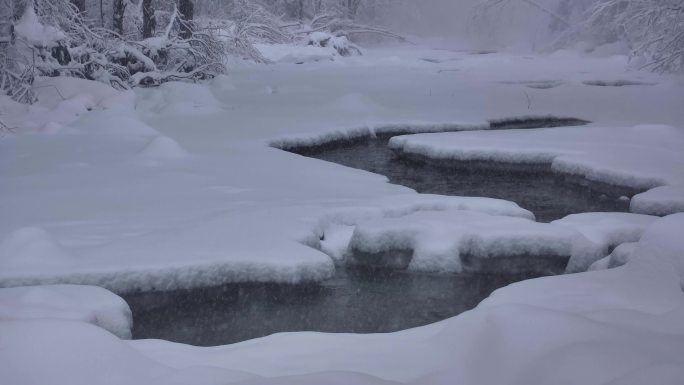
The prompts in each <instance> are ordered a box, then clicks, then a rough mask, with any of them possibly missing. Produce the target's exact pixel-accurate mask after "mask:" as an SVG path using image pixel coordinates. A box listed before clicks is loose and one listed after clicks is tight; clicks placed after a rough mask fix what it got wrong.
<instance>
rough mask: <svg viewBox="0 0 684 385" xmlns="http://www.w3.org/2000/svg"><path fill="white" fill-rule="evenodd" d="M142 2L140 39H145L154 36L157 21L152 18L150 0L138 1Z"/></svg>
mask: <svg viewBox="0 0 684 385" xmlns="http://www.w3.org/2000/svg"><path fill="white" fill-rule="evenodd" d="M140 1H142V2H143V3H142V7H143V8H142V19H143V28H142V37H143V39H147V38H148V37H152V36H153V35H154V30H155V28H157V21H156V20H155V18H154V8H153V5H152V0H140Z"/></svg>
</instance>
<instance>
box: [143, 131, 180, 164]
mask: <svg viewBox="0 0 684 385" xmlns="http://www.w3.org/2000/svg"><path fill="white" fill-rule="evenodd" d="M187 155H188V153H187V152H186V151H185V150H184V149H183V148H182V147H181V146H180V145H179V144H178V143H177V142H176V141H175V140H173V139H171V138H169V137H167V136H158V137H156V138H154V139H152V141H151V142H150V143H149V144H148V145H147V146H145V148H144V149H143V150H142V151H141V152H140V156H141V157H143V158H145V159H150V160H164V159H181V158H184V157H186V156H187Z"/></svg>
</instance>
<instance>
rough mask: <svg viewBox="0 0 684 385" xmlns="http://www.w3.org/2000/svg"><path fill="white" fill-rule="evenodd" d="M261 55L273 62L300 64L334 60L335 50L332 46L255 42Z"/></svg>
mask: <svg viewBox="0 0 684 385" xmlns="http://www.w3.org/2000/svg"><path fill="white" fill-rule="evenodd" d="M254 47H255V48H256V49H257V50H259V52H260V53H261V55H262V56H263V57H264V58H266V59H267V60H268V61H271V62H274V63H289V64H300V63H310V62H319V61H332V60H335V56H336V55H337V52H336V51H335V49H334V48H332V47H320V46H313V45H301V46H292V45H289V44H255V45H254Z"/></svg>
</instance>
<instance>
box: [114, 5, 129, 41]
mask: <svg viewBox="0 0 684 385" xmlns="http://www.w3.org/2000/svg"><path fill="white" fill-rule="evenodd" d="M126 3H127V0H114V12H113V14H112V24H113V25H112V27H113V29H114V32H116V33H118V34H119V35H121V36H123V33H124V14H125V13H126Z"/></svg>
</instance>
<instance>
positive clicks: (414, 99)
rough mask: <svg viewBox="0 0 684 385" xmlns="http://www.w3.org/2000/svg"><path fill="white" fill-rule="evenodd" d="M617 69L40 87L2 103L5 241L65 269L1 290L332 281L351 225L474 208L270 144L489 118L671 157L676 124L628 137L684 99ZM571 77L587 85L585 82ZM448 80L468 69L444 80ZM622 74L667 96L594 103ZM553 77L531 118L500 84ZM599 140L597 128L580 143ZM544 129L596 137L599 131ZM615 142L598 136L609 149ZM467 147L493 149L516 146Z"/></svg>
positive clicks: (352, 63) (452, 62) (351, 64)
mask: <svg viewBox="0 0 684 385" xmlns="http://www.w3.org/2000/svg"><path fill="white" fill-rule="evenodd" d="M274 49H277V48H274ZM296 49H298V48H295V50H296ZM421 58H433V59H436V60H437V61H438V62H436V63H432V62H426V61H424V60H421ZM622 65H624V61H623V60H622V59H619V58H617V59H616V58H612V57H611V58H586V57H581V56H572V55H571V54H566V55H564V56H562V57H556V56H547V57H541V56H540V57H534V58H530V57H526V56H515V55H511V54H492V55H469V54H468V53H467V52H453V51H445V50H432V49H422V48H420V47H411V48H410V49H403V48H392V49H373V50H370V49H369V50H368V52H366V53H365V55H364V56H355V57H348V58H338V60H336V61H335V62H325V63H324V62H321V63H308V64H303V65H301V66H288V65H266V66H264V65H260V66H252V65H243V66H236V67H235V68H234V69H233V70H232V72H231V76H230V78H227V77H219V78H217V79H214V81H213V82H212V83H211V84H209V85H208V86H207V85H206V84H190V83H167V84H164V85H162V86H160V87H157V88H150V89H139V90H136V91H135V93H133V92H118V91H115V90H112V89H111V88H108V87H106V86H104V85H102V84H100V83H96V82H89V81H85V80H81V79H69V78H54V79H45V78H41V79H38V80H37V82H39V84H38V86H39V88H36V90H37V91H39V97H40V99H41V100H40V102H39V103H38V105H37V106H31V107H25V106H16V105H14V104H12V103H9V102H8V103H3V105H2V108H3V111H7V112H8V114H9V115H10V116H8V120H11V123H12V126H16V127H17V130H16V131H17V132H18V133H19V134H18V135H15V136H12V137H7V138H5V139H3V140H0V154H1V155H0V157H2V159H1V160H2V161H1V162H0V178H1V181H0V193H2V196H3V200H2V201H1V202H0V210H1V211H2V213H3V221H2V222H1V223H0V239H2V240H6V239H8V238H10V237H11V236H12V234H14V233H16V232H17V231H19V230H21V229H24V228H38V229H42V230H43V231H44V232H45V233H46V234H49V239H51V241H50V242H52V243H50V244H52V245H53V246H54V245H59V248H56V249H55V250H59V252H57V251H55V250H53V252H50V253H45V254H44V255H41V257H40V258H41V259H44V260H48V261H53V262H55V263H53V264H50V265H49V266H50V267H49V268H48V267H47V266H48V265H42V264H38V265H36V264H32V263H28V262H27V263H22V262H21V259H19V260H18V261H17V258H15V257H7V256H6V257H3V263H9V262H7V261H10V260H11V261H12V263H11V265H12V268H8V269H4V270H2V271H1V272H0V285H3V286H13V285H27V284H39V283H79V284H94V285H101V286H104V287H107V288H109V289H112V290H114V291H116V292H127V291H132V290H138V289H145V290H149V289H171V288H178V287H196V286H205V285H218V284H222V283H226V282H236V281H262V282H263V281H275V282H297V281H301V280H305V281H307V280H321V279H325V278H326V277H329V276H330V275H331V274H332V273H333V269H334V263H333V259H334V258H338V259H339V258H341V255H342V254H344V251H345V250H346V247H345V243H347V246H348V241H349V240H350V235H349V233H350V231H351V229H350V228H349V227H346V228H345V227H339V226H356V225H357V224H359V223H361V222H365V221H371V220H375V219H377V220H379V221H382V220H384V219H383V218H386V219H388V218H389V217H392V216H401V215H408V214H410V213H415V212H416V211H434V210H436V209H438V210H447V209H449V210H473V208H474V205H476V203H475V201H474V200H471V201H470V203H468V204H467V205H466V206H461V205H463V204H464V203H463V202H465V201H464V200H460V201H457V200H449V199H440V198H435V197H430V196H427V197H426V196H423V195H420V194H415V193H414V192H412V191H411V190H409V189H407V188H404V187H401V186H394V185H390V184H387V183H386V179H385V178H384V177H381V176H377V175H373V174H370V173H367V172H363V171H359V170H351V169H347V168H344V167H341V166H338V165H334V164H329V163H326V162H320V161H316V160H312V159H307V158H303V157H300V156H297V155H294V154H290V153H285V152H282V151H279V150H277V149H274V148H269V145H271V146H276V147H288V146H293V145H301V144H313V143H325V142H327V141H330V140H340V139H345V138H356V137H368V136H373V135H376V134H379V133H387V132H409V131H411V132H415V131H420V130H425V131H430V132H439V131H445V130H471V131H472V130H478V129H482V128H486V127H487V126H488V124H487V121H488V120H489V119H496V118H501V117H505V116H523V115H530V114H534V115H540V116H543V115H557V116H577V117H580V118H585V119H591V120H594V121H597V122H611V123H616V122H619V121H629V122H630V123H629V125H627V127H626V128H622V129H621V131H620V132H621V135H620V136H619V137H617V139H616V142H617V144H615V145H614V147H618V145H621V144H625V143H626V144H629V143H632V142H635V141H639V145H640V146H641V147H648V146H651V147H655V146H661V145H662V146H663V148H665V149H674V148H679V147H677V146H679V144H680V143H679V142H678V140H679V138H680V135H679V130H678V129H674V128H669V127H665V126H649V127H646V126H637V127H636V128H635V126H636V125H637V124H641V123H646V122H649V121H650V122H662V123H665V124H669V125H672V126H675V125H676V124H677V123H679V122H684V117H682V116H681V115H680V114H679V112H680V111H681V109H679V108H678V107H677V108H675V107H673V104H672V102H671V101H672V100H673V99H677V98H678V97H681V96H683V95H684V92H683V91H682V89H681V87H677V86H676V85H674V82H671V81H669V80H668V79H667V78H665V77H656V76H655V75H649V74H641V73H639V74H633V73H630V72H626V71H623V70H622V69H621V66H622ZM578 67H581V68H587V69H588V72H589V73H581V74H580V73H577V72H576V71H575V70H574V68H578ZM451 69H458V71H447V72H440V71H441V70H451ZM504 69H505V71H504ZM504 72H505V76H504V75H502V74H504ZM616 77H618V78H621V79H632V80H635V81H637V80H639V81H644V82H651V83H658V84H657V85H655V86H648V87H640V86H633V87H621V88H620V91H615V92H612V91H611V92H612V93H611V96H612V97H611V98H609V99H606V98H605V96H606V95H604V94H603V93H602V91H604V88H608V87H589V86H585V85H583V84H582V81H584V80H589V79H612V78H616ZM544 79H546V80H549V79H551V80H553V79H559V80H561V81H562V83H563V86H561V87H556V88H552V89H546V90H531V89H528V91H525V92H528V93H531V94H530V96H531V97H533V98H534V103H533V106H532V109H531V110H528V106H527V103H524V104H519V103H518V97H517V96H516V95H518V94H519V93H520V92H522V91H521V89H522V88H526V86H524V85H523V84H520V85H516V84H501V83H500V82H501V81H515V82H522V81H528V80H544ZM53 86H54V87H53ZM590 88H591V90H590ZM599 88H600V89H599ZM267 89H271V90H277V92H274V93H271V94H267V93H266V92H264V90H267ZM615 90H617V89H615ZM633 90H638V92H634V91H633ZM57 91H59V93H58V92H57ZM542 92H543V94H542ZM60 94H61V96H60ZM542 96H543V97H542ZM63 99H67V100H73V101H74V103H76V102H77V104H79V105H81V106H82V108H80V109H75V108H73V105H71V106H67V105H64V104H63V101H64V100H63ZM551 100H553V101H554V103H546V101H551ZM571 100H572V101H576V100H579V102H578V103H569V101H571ZM647 100H648V101H649V102H648V103H646V102H645V101H647ZM597 105H602V106H604V107H605V108H601V109H600V110H598V109H596V108H594V107H595V106H597ZM625 105H628V106H629V107H630V108H627V109H625V108H623V106H625ZM578 106H579V107H578ZM67 107H69V108H67ZM493 107H496V108H495V109H493ZM561 107H562V108H561ZM618 107H619V108H618ZM89 108H90V109H91V111H88V109H89ZM618 110H619V111H620V113H619V114H616V111H618ZM3 121H4V119H3ZM44 126H47V128H45V129H43V127H44ZM43 130H44V131H48V132H49V133H50V135H44V134H43ZM589 130H593V131H596V132H595V133H594V135H593V136H587V135H589V134H588V132H589ZM615 130H617V128H616V129H615ZM535 132H542V131H541V130H540V131H534V132H533V131H525V132H522V131H521V132H519V134H520V135H521V139H520V142H521V143H522V142H525V143H527V142H528V141H529V140H528V137H527V135H533V134H534V133H535ZM544 132H546V131H544ZM548 132H550V133H553V132H557V133H558V134H554V135H564V136H566V137H572V136H573V135H575V134H573V133H577V134H576V135H575V136H580V135H582V136H586V137H587V140H589V139H591V140H594V139H596V138H595V137H597V136H599V135H598V133H600V132H602V129H601V128H597V127H582V128H578V127H575V128H572V129H566V130H563V129H557V131H554V130H549V131H548ZM23 133H33V135H24V134H23ZM613 133H614V132H606V133H605V135H600V136H601V137H602V138H604V139H605V138H610V139H611V140H613V139H615V138H616V137H615V136H614V135H613ZM645 133H651V134H653V135H650V136H649V138H646V136H648V135H646V134H645ZM460 134H462V135H463V136H469V137H470V136H471V135H472V136H473V137H479V136H481V135H486V136H487V138H488V139H489V135H507V134H508V133H494V132H477V133H476V132H474V131H473V132H468V133H460ZM460 134H454V135H460ZM511 134H512V132H511ZM622 134H624V135H622ZM443 135H451V134H443ZM515 135H516V137H517V135H518V134H517V133H516V134H515ZM420 137H422V136H420V135H418V136H416V138H420ZM436 137H441V136H436ZM623 137H624V139H621V138H623ZM512 140H515V139H512ZM566 142H570V141H566ZM540 143H541V142H540ZM521 146H522V145H521ZM673 151H674V150H673ZM673 151H670V150H668V151H665V150H662V151H659V152H658V154H653V156H652V158H653V159H652V162H648V164H653V165H658V170H656V171H654V170H653V168H654V167H655V166H654V167H651V166H649V167H648V168H647V167H646V166H644V168H643V170H644V173H649V175H655V176H659V175H662V176H663V177H666V176H667V177H668V178H669V177H670V176H672V175H671V174H673V173H676V172H679V173H681V171H676V167H675V166H676V164H675V163H672V162H670V160H671V159H663V158H667V157H669V156H674V157H675V160H676V159H677V158H676V157H678V156H679V155H672V153H673ZM37 153H40V154H41V156H40V157H36V156H33V154H37ZM650 156H651V154H650V153H649V157H650ZM578 157H579V156H578ZM632 158H633V157H632ZM582 159H587V157H586V156H582ZM606 161H610V162H613V161H614V160H606ZM665 162H670V163H668V164H670V165H671V166H668V164H666V163H665ZM660 163H663V164H662V165H660ZM150 166H153V167H150ZM661 179H662V178H661ZM124 186H125V187H124ZM380 202H382V203H380ZM385 202H386V203H385ZM438 202H439V203H438ZM447 202H452V203H447ZM440 205H441V207H437V208H436V206H440ZM477 205H478V206H480V208H479V209H477V210H476V211H480V212H486V213H488V214H491V215H503V216H511V215H513V216H517V217H527V218H529V217H530V214H529V212H527V213H525V212H524V210H521V209H520V208H519V207H517V206H516V205H514V204H511V203H504V202H501V201H496V200H488V201H487V200H485V201H480V202H479V203H477ZM516 213H517V214H516ZM417 215H419V213H417ZM425 215H431V214H428V213H426V214H425ZM435 215H437V216H439V215H440V214H435ZM388 220H389V219H388ZM506 220H509V219H506ZM335 226H338V227H335ZM336 236H337V237H336ZM321 237H323V238H324V241H323V242H321ZM325 239H327V240H328V241H330V240H332V242H333V244H330V243H326V241H325ZM67 255H68V256H69V258H66V257H65V256H67ZM605 255H607V252H606V254H605ZM605 255H601V256H599V257H604V256H605ZM60 256H61V257H60ZM331 256H333V258H331ZM62 257H65V258H62ZM56 261H60V262H56Z"/></svg>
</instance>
